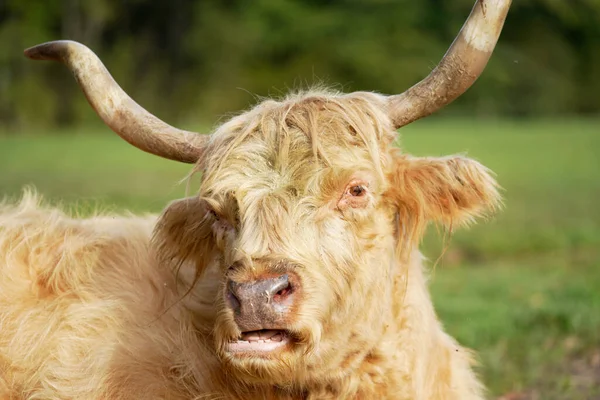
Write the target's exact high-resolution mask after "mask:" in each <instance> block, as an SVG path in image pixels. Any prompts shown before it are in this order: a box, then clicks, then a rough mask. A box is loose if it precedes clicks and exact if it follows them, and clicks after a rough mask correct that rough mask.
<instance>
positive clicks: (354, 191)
mask: <svg viewBox="0 0 600 400" xmlns="http://www.w3.org/2000/svg"><path fill="white" fill-rule="evenodd" d="M349 192H350V194H351V195H352V196H354V197H361V196H364V195H366V194H367V189H366V188H365V187H364V186H362V185H356V186H352V187H351V188H350V190H349Z"/></svg>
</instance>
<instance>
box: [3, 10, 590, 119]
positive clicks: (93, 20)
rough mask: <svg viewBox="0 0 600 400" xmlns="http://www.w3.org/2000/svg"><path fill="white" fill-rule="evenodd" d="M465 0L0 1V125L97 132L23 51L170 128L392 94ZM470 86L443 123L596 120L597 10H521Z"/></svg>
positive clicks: (63, 86) (67, 87)
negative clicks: (86, 66)
mask: <svg viewBox="0 0 600 400" xmlns="http://www.w3.org/2000/svg"><path fill="white" fill-rule="evenodd" d="M472 3H473V0H456V1H440V0H422V1H409V0H397V1H392V0H374V1H360V0H327V1H325V0H320V1H319V0H303V1H300V0H255V1H251V2H250V1H242V0H227V1H223V0H219V1H217V0H202V1H201V0H193V1H192V0H172V1H168V2H167V1H148V0H127V1H120V2H117V1H114V0H113V1H111V0H95V1H84V0H62V1H61V0H28V1H21V0H4V1H0V125H4V126H5V127H8V128H13V129H14V128H22V127H31V126H43V127H50V126H56V125H69V124H80V123H86V122H88V121H96V118H95V116H94V115H93V113H92V111H91V110H90V109H89V107H88V106H87V104H86V103H85V100H84V99H83V96H81V94H80V93H79V90H78V89H77V87H76V86H75V83H74V82H73V81H72V78H71V77H70V76H69V74H68V73H67V72H66V71H64V69H63V68H61V67H60V66H57V65H54V66H49V65H47V64H46V65H42V64H39V63H34V62H32V61H28V60H26V59H25V58H24V57H23V56H22V50H23V49H24V48H26V47H29V46H31V45H34V44H37V43H40V42H43V41H48V40H56V39H74V40H78V41H81V42H83V43H85V44H87V45H88V46H90V47H91V48H92V49H94V50H95V51H96V52H97V53H98V54H99V55H100V56H101V58H102V59H103V60H104V61H105V63H106V64H107V66H108V68H109V69H110V70H111V71H112V72H113V74H114V75H115V77H116V79H117V81H119V82H120V83H121V84H122V85H123V87H124V88H125V89H126V90H128V91H129V92H130V93H131V94H132V95H133V96H134V97H135V98H136V99H139V101H140V103H142V104H143V105H144V106H146V107H147V108H149V109H150V110H151V111H153V112H155V113H157V114H158V115H159V116H161V117H163V118H165V119H168V120H170V121H179V122H180V123H186V122H190V123H194V122H197V121H214V120H215V119H216V118H218V117H219V116H222V115H223V114H227V113H231V112H237V111H238V110H239V109H240V108H247V107H248V106H249V105H250V104H252V103H253V102H254V98H253V95H251V94H249V93H248V92H250V93H252V94H256V95H260V96H266V95H278V94H280V93H281V92H284V91H286V90H287V89H289V88H297V87H303V86H307V85H310V84H314V83H317V82H320V81H324V82H325V83H330V84H339V85H341V88H342V89H343V90H346V91H350V90H377V91H381V92H383V93H396V92H401V91H403V90H404V89H406V88H407V87H409V86H411V85H412V84H413V83H415V82H416V81H418V80H419V79H421V78H422V77H423V76H425V75H426V74H427V73H428V72H429V71H430V70H431V68H433V67H434V66H435V64H436V63H437V62H438V60H439V59H440V58H441V56H442V55H443V53H444V52H445V50H446V48H447V47H448V45H449V44H450V43H451V41H452V40H453V38H454V36H455V35H456V33H457V32H458V30H459V28H460V26H461V25H462V23H463V22H464V20H465V19H466V17H467V15H468V13H469V11H470V8H471V7H472ZM513 3H514V4H513V6H512V10H511V12H510V13H509V17H508V20H507V23H506V26H505V30H504V33H503V34H502V36H501V39H500V44H499V45H498V48H497V50H496V53H495V55H494V56H493V58H492V60H491V62H490V64H489V66H488V68H487V70H486V71H485V73H484V74H483V76H482V77H481V78H480V81H479V82H478V83H477V84H476V85H475V86H474V87H473V89H472V90H470V91H469V94H468V95H467V96H463V97H462V98H461V99H459V100H458V101H457V104H455V105H454V106H452V107H451V108H449V109H448V110H447V111H445V113H446V114H462V115H471V116H472V115H484V116H485V115H513V116H530V115H544V114H546V115H556V114H557V113H563V114H590V113H597V112H598V111H600V52H598V51H597V49H598V46H600V2H599V1H597V0H569V1H557V0H518V1H513Z"/></svg>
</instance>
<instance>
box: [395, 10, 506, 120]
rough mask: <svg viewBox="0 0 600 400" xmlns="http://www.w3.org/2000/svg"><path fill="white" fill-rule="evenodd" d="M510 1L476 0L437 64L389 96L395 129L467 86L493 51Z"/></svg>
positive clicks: (440, 104)
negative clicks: (412, 83) (418, 79)
mask: <svg viewBox="0 0 600 400" xmlns="http://www.w3.org/2000/svg"><path fill="white" fill-rule="evenodd" d="M510 3H511V0H477V1H476V3H475V6H474V7H473V10H472V11H471V15H469V18H468V19H467V21H466V22H465V24H464V25H463V27H462V29H461V30H460V32H459V34H458V36H457V37H456V39H455V40H454V43H452V46H450V49H448V52H447V53H446V54H445V55H444V58H442V61H440V63H439V64H438V66H437V67H436V68H435V69H434V70H433V71H432V72H431V73H430V74H429V75H428V76H427V77H426V78H425V79H423V80H422V81H421V82H419V83H417V84H416V85H414V86H413V87H411V88H410V89H408V90H407V91H405V92H404V93H402V94H399V95H394V96H390V97H389V100H388V109H389V113H390V117H391V119H392V121H393V123H394V126H395V127H396V129H398V128H400V127H402V126H404V125H408V124H410V123H411V122H413V121H416V120H418V119H419V118H423V117H426V116H428V115H430V114H432V113H434V112H435V111H437V110H439V109H440V108H442V107H444V106H445V105H447V104H449V103H451V102H452V101H454V99H456V98H457V97H458V96H460V95H461V94H463V93H464V92H465V91H466V90H467V89H468V88H469V87H471V85H472V84H473V83H474V82H475V81H476V80H477V78H478V77H479V75H481V72H483V69H484V68H485V66H486V64H487V62H488V60H489V59H490V56H491V55H492V52H493V51H494V47H495V46H496V42H497V41H498V37H499V36H500V32H501V31H502V26H503V25H504V20H505V19H506V14H507V13H508V9H509V8H510Z"/></svg>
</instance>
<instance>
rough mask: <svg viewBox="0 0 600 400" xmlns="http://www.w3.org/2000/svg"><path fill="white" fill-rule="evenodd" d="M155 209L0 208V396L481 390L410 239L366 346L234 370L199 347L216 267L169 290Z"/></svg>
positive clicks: (207, 342)
mask: <svg viewBox="0 0 600 400" xmlns="http://www.w3.org/2000/svg"><path fill="white" fill-rule="evenodd" d="M155 220H156V218H155V217H135V216H97V217H93V218H89V219H78V220H77V219H72V218H70V217H68V216H66V215H64V214H63V213H62V212H61V211H58V210H56V209H51V208H44V207H41V206H39V205H38V202H37V201H36V199H35V198H34V197H33V196H26V198H25V199H24V200H23V201H22V202H21V204H20V205H14V206H11V205H8V206H4V207H3V208H2V211H1V214H0V324H1V325H0V328H1V329H0V371H1V373H0V398H2V399H195V398H198V399H201V398H202V399H203V398H210V399H212V398H215V399H220V398H227V399H346V398H347V399H354V398H356V399H446V400H448V399H461V400H465V399H479V398H481V391H480V385H479V383H478V382H477V381H476V379H475V377H474V375H473V373H472V372H471V369H470V365H469V364H470V356H469V354H468V353H467V352H466V351H465V350H464V349H462V348H461V347H460V346H458V345H457V344H456V343H454V341H453V340H452V339H450V338H449V337H448V336H447V335H446V334H445V333H444V332H443V331H442V329H441V327H440V324H439V323H438V321H437V319H436V317H435V314H434V311H433V308H432V304H431V301H430V299H429V296H428V294H427V289H426V282H425V278H424V274H423V265H422V259H421V256H420V254H419V253H418V252H415V253H414V255H413V256H412V262H411V263H410V265H409V266H405V268H408V275H404V274H401V273H398V274H396V275H395V276H393V277H391V279H393V280H394V288H395V291H396V293H397V294H398V295H397V296H395V299H396V300H397V301H395V302H394V304H393V308H392V310H391V311H392V312H393V317H392V318H391V319H390V320H389V326H388V327H387V328H386V330H385V334H384V335H383V336H382V337H381V338H380V339H379V344H378V345H377V346H375V347H373V348H371V349H368V352H367V354H366V355H364V356H360V357H352V356H350V357H347V359H345V360H343V368H342V369H340V370H339V371H337V373H336V374H327V375H323V376H322V380H321V381H312V382H305V383H304V385H302V386H298V387H292V386H284V387H277V386H276V385H271V384H268V385H260V384H250V385H249V384H245V383H244V382H241V381H237V380H236V378H235V374H234V373H233V371H230V370H228V369H227V367H226V366H224V365H223V364H221V363H220V362H219V360H218V357H217V356H216V355H215V352H214V350H212V349H213V348H214V347H213V342H214V338H213V336H212V335H213V326H212V324H213V323H214V310H215V308H214V304H213V303H214V299H215V297H216V295H215V293H216V292H217V291H218V290H219V280H218V278H216V277H213V275H214V274H215V272H214V271H213V272H211V271H207V273H206V275H205V276H204V277H203V279H202V281H200V282H198V283H197V284H196V286H195V287H194V291H193V292H192V293H191V294H190V295H188V296H186V297H185V298H184V299H183V300H182V296H183V294H184V293H185V291H186V290H185V289H186V287H187V285H188V284H189V276H190V274H191V272H190V271H184V270H181V271H179V272H178V273H174V271H172V270H170V269H168V268H163V267H162V266H161V265H160V264H159V263H158V262H157V257H156V256H155V255H154V254H153V250H152V247H151V246H150V241H151V233H152V229H153V225H154V223H155ZM398 271H399V272H400V271H402V269H398ZM405 279H408V281H409V284H407V282H406V281H405ZM178 286H179V288H178ZM405 289H407V291H406V292H405ZM403 293H405V294H403ZM365 312H369V310H365ZM351 345H352V344H351V343H343V344H342V343H340V346H351ZM361 350H362V349H361Z"/></svg>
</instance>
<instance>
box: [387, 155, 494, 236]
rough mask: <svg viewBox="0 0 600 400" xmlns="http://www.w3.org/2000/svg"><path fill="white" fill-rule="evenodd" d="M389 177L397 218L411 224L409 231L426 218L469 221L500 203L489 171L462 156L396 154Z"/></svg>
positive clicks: (446, 222) (421, 225)
mask: <svg viewBox="0 0 600 400" xmlns="http://www.w3.org/2000/svg"><path fill="white" fill-rule="evenodd" d="M390 180H391V189H390V198H391V200H392V201H393V202H394V203H395V204H396V205H397V207H398V209H399V213H398V215H399V217H400V221H401V222H402V223H404V224H407V225H408V226H407V227H408V228H409V229H410V226H411V225H412V228H413V230H412V235H414V234H421V233H422V228H424V226H425V225H426V223H427V222H429V221H435V222H440V223H442V224H444V225H447V226H449V227H450V228H453V227H456V226H459V225H463V224H465V223H469V222H471V221H473V220H474V219H475V217H478V216H481V215H484V214H485V213H486V212H488V211H492V210H494V209H495V208H497V207H498V205H499V204H500V195H499V193H498V184H497V183H496V180H495V179H494V178H493V177H492V175H491V171H489V170H488V169H487V168H486V167H484V166H483V165H481V164H480V163H478V162H477V161H475V160H472V159H469V158H466V157H462V156H450V157H442V158H429V157H427V158H419V157H410V156H397V157H396V158H395V168H394V170H393V172H392V176H391V179H390ZM407 227H405V228H404V229H406V228H407Z"/></svg>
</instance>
